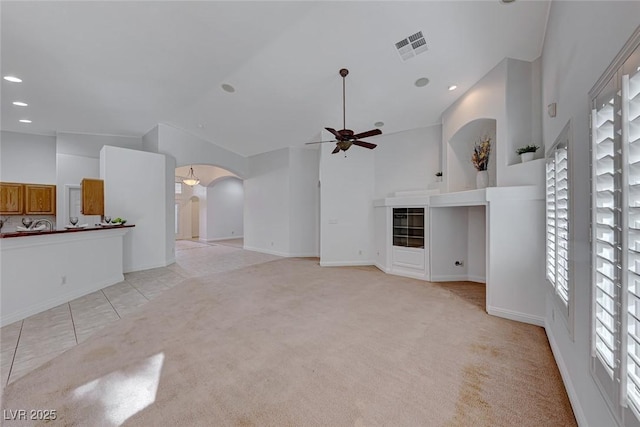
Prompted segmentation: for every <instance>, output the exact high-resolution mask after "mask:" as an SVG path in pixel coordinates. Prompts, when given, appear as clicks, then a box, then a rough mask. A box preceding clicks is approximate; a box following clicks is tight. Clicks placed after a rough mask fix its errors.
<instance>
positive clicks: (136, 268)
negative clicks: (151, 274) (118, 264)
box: [124, 259, 175, 273]
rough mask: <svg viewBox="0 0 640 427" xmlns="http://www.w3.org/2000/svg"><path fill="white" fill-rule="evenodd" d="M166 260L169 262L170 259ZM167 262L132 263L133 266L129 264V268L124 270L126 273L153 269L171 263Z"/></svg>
mask: <svg viewBox="0 0 640 427" xmlns="http://www.w3.org/2000/svg"><path fill="white" fill-rule="evenodd" d="M165 262H169V261H168V260H167V261H165ZM165 262H160V263H153V264H140V265H132V266H129V268H127V269H126V270H125V271H124V272H125V273H133V272H135V271H144V270H151V269H152V268H160V267H166V266H167V265H169V264H166V263H165ZM173 262H175V259H174V260H173Z"/></svg>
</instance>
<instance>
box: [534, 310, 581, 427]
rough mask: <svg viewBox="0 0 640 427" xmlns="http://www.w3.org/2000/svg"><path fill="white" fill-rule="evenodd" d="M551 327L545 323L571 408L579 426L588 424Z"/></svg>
mask: <svg viewBox="0 0 640 427" xmlns="http://www.w3.org/2000/svg"><path fill="white" fill-rule="evenodd" d="M550 329H551V328H549V327H548V326H547V325H546V322H545V325H544V330H545V333H546V334H547V339H548V340H549V345H550V346H551V353H552V354H553V358H554V359H555V360H556V365H558V370H559V371H560V376H561V377H562V382H563V383H564V388H565V389H566V390H567V395H568V396H569V402H570V403H571V408H572V409H573V415H575V417H576V421H577V422H578V425H579V426H587V425H589V424H588V423H587V417H586V416H585V415H584V409H582V405H580V400H579V399H578V393H576V389H575V387H574V386H573V382H572V381H571V376H570V375H569V370H568V369H567V365H566V363H565V361H564V359H563V358H562V353H561V352H560V349H559V348H558V344H557V343H556V340H555V338H554V337H553V334H550V333H549V330H550Z"/></svg>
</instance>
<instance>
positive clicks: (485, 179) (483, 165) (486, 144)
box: [471, 136, 491, 188]
mask: <svg viewBox="0 0 640 427" xmlns="http://www.w3.org/2000/svg"><path fill="white" fill-rule="evenodd" d="M490 154H491V137H490V136H485V137H484V138H482V139H480V141H478V142H476V143H475V144H474V145H473V154H472V155H471V163H473V166H474V167H475V168H476V170H477V171H478V174H477V175H476V187H477V188H486V187H487V186H488V185H489V172H487V168H488V167H489V156H490Z"/></svg>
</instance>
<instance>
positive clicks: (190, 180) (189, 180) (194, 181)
mask: <svg viewBox="0 0 640 427" xmlns="http://www.w3.org/2000/svg"><path fill="white" fill-rule="evenodd" d="M182 182H184V183H185V184H187V185H188V186H189V187H193V186H196V185H198V184H199V183H200V180H199V179H198V177H197V176H196V175H195V174H194V173H193V166H192V167H190V168H189V175H187V177H186V178H184V179H183V180H182Z"/></svg>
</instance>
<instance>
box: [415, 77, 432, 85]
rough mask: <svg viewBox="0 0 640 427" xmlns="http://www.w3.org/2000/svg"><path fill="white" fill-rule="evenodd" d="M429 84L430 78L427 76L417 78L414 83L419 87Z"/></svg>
mask: <svg viewBox="0 0 640 427" xmlns="http://www.w3.org/2000/svg"><path fill="white" fill-rule="evenodd" d="M428 84H429V79H428V78H426V77H420V78H419V79H418V80H416V82H415V83H414V85H416V86H417V87H424V86H426V85H428Z"/></svg>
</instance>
